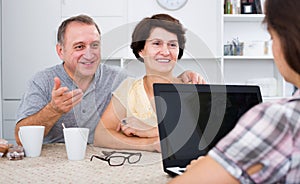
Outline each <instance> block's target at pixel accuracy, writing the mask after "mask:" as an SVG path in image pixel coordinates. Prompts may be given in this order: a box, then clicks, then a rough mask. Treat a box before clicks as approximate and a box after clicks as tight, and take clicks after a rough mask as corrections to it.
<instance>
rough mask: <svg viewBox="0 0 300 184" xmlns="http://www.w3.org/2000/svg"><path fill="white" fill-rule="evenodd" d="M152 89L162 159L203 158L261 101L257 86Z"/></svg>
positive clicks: (191, 86)
mask: <svg viewBox="0 0 300 184" xmlns="http://www.w3.org/2000/svg"><path fill="white" fill-rule="evenodd" d="M154 90H155V91H154V92H155V103H156V111H157V117H158V123H159V125H158V126H159V134H160V140H161V149H162V156H163V159H164V160H166V159H167V160H186V162H189V161H190V160H192V159H194V158H197V157H199V156H200V155H205V154H206V153H207V152H208V151H209V150H210V149H211V148H212V147H213V146H215V145H216V143H217V142H218V141H219V140H220V139H221V138H222V137H224V136H225V135H226V134H227V133H228V132H229V131H230V130H232V129H233V128H234V126H235V124H236V122H237V121H238V119H239V118H240V117H241V116H242V115H243V114H244V113H245V112H246V111H247V110H248V109H250V108H251V107H253V106H254V105H256V104H258V103H260V102H261V96H260V91H259V88H258V87H257V86H237V85H231V86H229V85H227V86H224V85H182V84H180V85H179V84H177V85H172V84H155V85H154ZM175 164H176V165H178V163H175ZM185 164H186V163H184V165H185Z"/></svg>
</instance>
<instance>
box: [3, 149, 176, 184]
mask: <svg viewBox="0 0 300 184" xmlns="http://www.w3.org/2000/svg"><path fill="white" fill-rule="evenodd" d="M103 150H108V149H103V148H98V147H94V146H92V145H88V146H87V151H86V156H85V159H84V160H81V161H70V160H68V159H67V153H66V149H65V145H64V144H47V145H43V149H42V154H41V156H40V157H35V158H27V157H24V158H23V160H18V161H10V160H8V159H7V158H6V157H2V158H0V169H1V173H0V183H2V184H7V183H33V184H36V183H44V184H46V183H85V184H88V183H99V184H100V183H105V184H106V183H117V184H123V183H124V184H125V183H130V184H132V183H141V184H144V183H145V184H147V183H153V184H160V183H167V182H168V181H169V180H170V179H171V178H170V177H169V176H168V175H167V174H165V173H164V171H163V168H162V161H161V154H160V153H152V152H143V151H132V150H131V152H141V153H142V157H141V160H140V161H139V162H138V163H136V164H128V163H127V162H125V164H124V165H123V166H118V167H112V166H109V165H108V163H107V162H105V161H101V160H99V159H93V161H90V157H91V155H93V154H97V155H101V151H103Z"/></svg>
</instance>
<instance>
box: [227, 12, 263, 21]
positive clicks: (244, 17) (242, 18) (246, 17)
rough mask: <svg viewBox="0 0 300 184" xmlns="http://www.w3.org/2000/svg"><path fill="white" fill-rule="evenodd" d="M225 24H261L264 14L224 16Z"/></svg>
mask: <svg viewBox="0 0 300 184" xmlns="http://www.w3.org/2000/svg"><path fill="white" fill-rule="evenodd" d="M223 17H224V21H225V22H245V21H248V22H261V21H262V20H263V19H264V17H265V15H264V14H234V15H233V14H224V15H223Z"/></svg>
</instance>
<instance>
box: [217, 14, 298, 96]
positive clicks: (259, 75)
mask: <svg viewBox="0 0 300 184" xmlns="http://www.w3.org/2000/svg"><path fill="white" fill-rule="evenodd" d="M263 18H264V15H263V14H235V15H230V14H224V15H223V17H222V23H223V31H222V37H223V39H222V40H221V41H222V43H223V44H222V47H223V46H224V45H226V44H228V43H231V40H233V39H236V38H238V40H239V41H240V42H243V43H244V50H243V55H241V56H223V58H222V62H223V70H224V82H225V83H229V84H258V85H259V86H260V87H261V91H262V95H263V97H264V100H271V99H276V98H279V97H283V96H290V95H291V94H292V90H293V88H292V86H291V85H289V84H287V83H286V82H285V81H284V80H283V78H282V76H281V75H280V73H279V71H278V69H277V68H276V65H275V63H274V60H273V55H272V50H271V42H270V36H269V34H268V32H267V29H266V25H264V24H263V23H262V21H263ZM224 54H225V53H224V51H223V55H224Z"/></svg>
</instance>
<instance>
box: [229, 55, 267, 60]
mask: <svg viewBox="0 0 300 184" xmlns="http://www.w3.org/2000/svg"><path fill="white" fill-rule="evenodd" d="M226 59H230V60H248V59H251V60H271V59H273V56H224V60H226Z"/></svg>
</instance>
